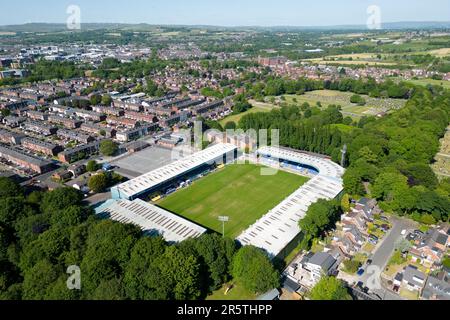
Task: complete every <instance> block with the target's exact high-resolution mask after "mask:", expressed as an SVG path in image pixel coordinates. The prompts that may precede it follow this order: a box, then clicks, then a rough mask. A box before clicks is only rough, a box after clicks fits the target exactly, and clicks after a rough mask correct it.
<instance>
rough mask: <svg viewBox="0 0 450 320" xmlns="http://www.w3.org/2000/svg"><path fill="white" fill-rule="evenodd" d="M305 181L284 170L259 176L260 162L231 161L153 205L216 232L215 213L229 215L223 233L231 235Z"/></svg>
mask: <svg viewBox="0 0 450 320" xmlns="http://www.w3.org/2000/svg"><path fill="white" fill-rule="evenodd" d="M307 181H308V178H305V177H301V176H298V175H295V174H291V173H287V172H284V171H278V173H277V174H276V175H272V176H263V175H261V167H260V166H257V165H252V164H234V165H229V166H226V167H225V168H223V169H220V170H219V171H217V172H215V173H212V174H210V175H208V176H207V177H205V178H202V179H200V180H198V181H196V182H194V183H193V185H192V186H190V187H189V188H186V189H183V190H180V191H178V192H176V193H174V194H172V195H170V196H168V197H167V198H165V199H163V200H162V201H160V202H159V203H157V205H158V206H160V207H162V208H164V209H166V210H169V211H171V212H174V213H176V214H179V215H180V216H183V217H185V218H187V219H189V220H191V221H193V222H196V223H198V224H200V225H202V226H204V227H207V228H209V229H211V230H214V231H217V232H219V233H222V223H221V222H220V221H219V220H218V218H219V216H229V217H230V221H229V222H227V223H226V226H225V234H226V236H228V237H231V238H235V237H237V236H238V235H239V234H240V233H241V232H242V231H244V230H245V229H247V228H248V227H249V226H250V225H252V224H253V223H254V222H256V221H257V220H258V219H259V218H261V217H262V216H263V215H265V214H266V213H267V212H268V211H269V210H271V209H273V208H274V207H275V206H276V205H277V204H279V203H280V202H281V201H283V200H284V199H285V198H286V197H287V196H289V195H291V194H292V193H293V192H294V191H296V190H297V189H298V188H299V187H300V186H301V185H303V184H304V183H306V182H307Z"/></svg>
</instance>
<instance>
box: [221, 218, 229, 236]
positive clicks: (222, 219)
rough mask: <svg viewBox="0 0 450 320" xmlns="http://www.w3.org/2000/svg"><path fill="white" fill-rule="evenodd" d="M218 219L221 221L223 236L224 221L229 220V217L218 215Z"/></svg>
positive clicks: (223, 234) (223, 233)
mask: <svg viewBox="0 0 450 320" xmlns="http://www.w3.org/2000/svg"><path fill="white" fill-rule="evenodd" d="M219 221H221V222H222V236H223V237H224V238H225V222H228V221H230V217H228V216H220V217H219Z"/></svg>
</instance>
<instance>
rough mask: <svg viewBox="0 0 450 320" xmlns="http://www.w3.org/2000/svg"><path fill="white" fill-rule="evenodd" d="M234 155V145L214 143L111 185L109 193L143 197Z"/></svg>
mask: <svg viewBox="0 0 450 320" xmlns="http://www.w3.org/2000/svg"><path fill="white" fill-rule="evenodd" d="M236 157H237V148H236V146H234V145H232V144H225V143H221V144H216V145H213V146H211V147H209V148H207V149H205V150H202V151H200V152H197V153H194V154H192V155H189V156H187V157H185V158H183V159H181V160H178V161H175V162H173V163H171V164H169V165H166V166H164V167H161V168H159V169H156V170H153V171H151V172H149V173H146V174H144V175H142V176H139V177H137V178H135V179H133V180H130V181H127V182H125V183H122V184H120V185H118V186H116V187H113V188H112V189H111V195H112V198H113V199H126V200H134V199H137V198H141V197H145V196H147V195H150V194H151V193H152V192H155V191H157V190H159V189H161V188H164V187H165V186H168V185H170V184H171V183H174V182H176V181H177V179H184V178H186V179H188V177H189V175H194V174H195V173H196V172H198V171H201V170H204V169H205V168H207V167H208V166H211V165H214V164H223V163H227V162H231V161H234V160H235V159H236Z"/></svg>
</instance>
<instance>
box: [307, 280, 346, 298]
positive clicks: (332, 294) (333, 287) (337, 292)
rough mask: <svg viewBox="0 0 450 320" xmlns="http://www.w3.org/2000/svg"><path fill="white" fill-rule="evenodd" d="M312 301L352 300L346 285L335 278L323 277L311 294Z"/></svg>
mask: <svg viewBox="0 0 450 320" xmlns="http://www.w3.org/2000/svg"><path fill="white" fill-rule="evenodd" d="M310 298H311V300H327V301H331V300H352V298H351V296H350V295H349V293H348V291H347V289H346V288H345V286H344V283H343V282H342V281H341V280H338V279H337V278H335V277H322V279H320V281H319V282H318V283H317V284H316V285H315V286H314V288H312V290H311V292H310Z"/></svg>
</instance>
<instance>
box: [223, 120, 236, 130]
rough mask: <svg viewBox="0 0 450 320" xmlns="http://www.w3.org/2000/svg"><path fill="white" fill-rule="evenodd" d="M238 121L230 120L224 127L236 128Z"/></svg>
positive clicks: (227, 128) (226, 128) (228, 128)
mask: <svg viewBox="0 0 450 320" xmlns="http://www.w3.org/2000/svg"><path fill="white" fill-rule="evenodd" d="M236 127H237V126H236V123H235V122H234V121H228V122H227V123H226V124H225V127H224V129H225V130H235V129H236Z"/></svg>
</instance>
